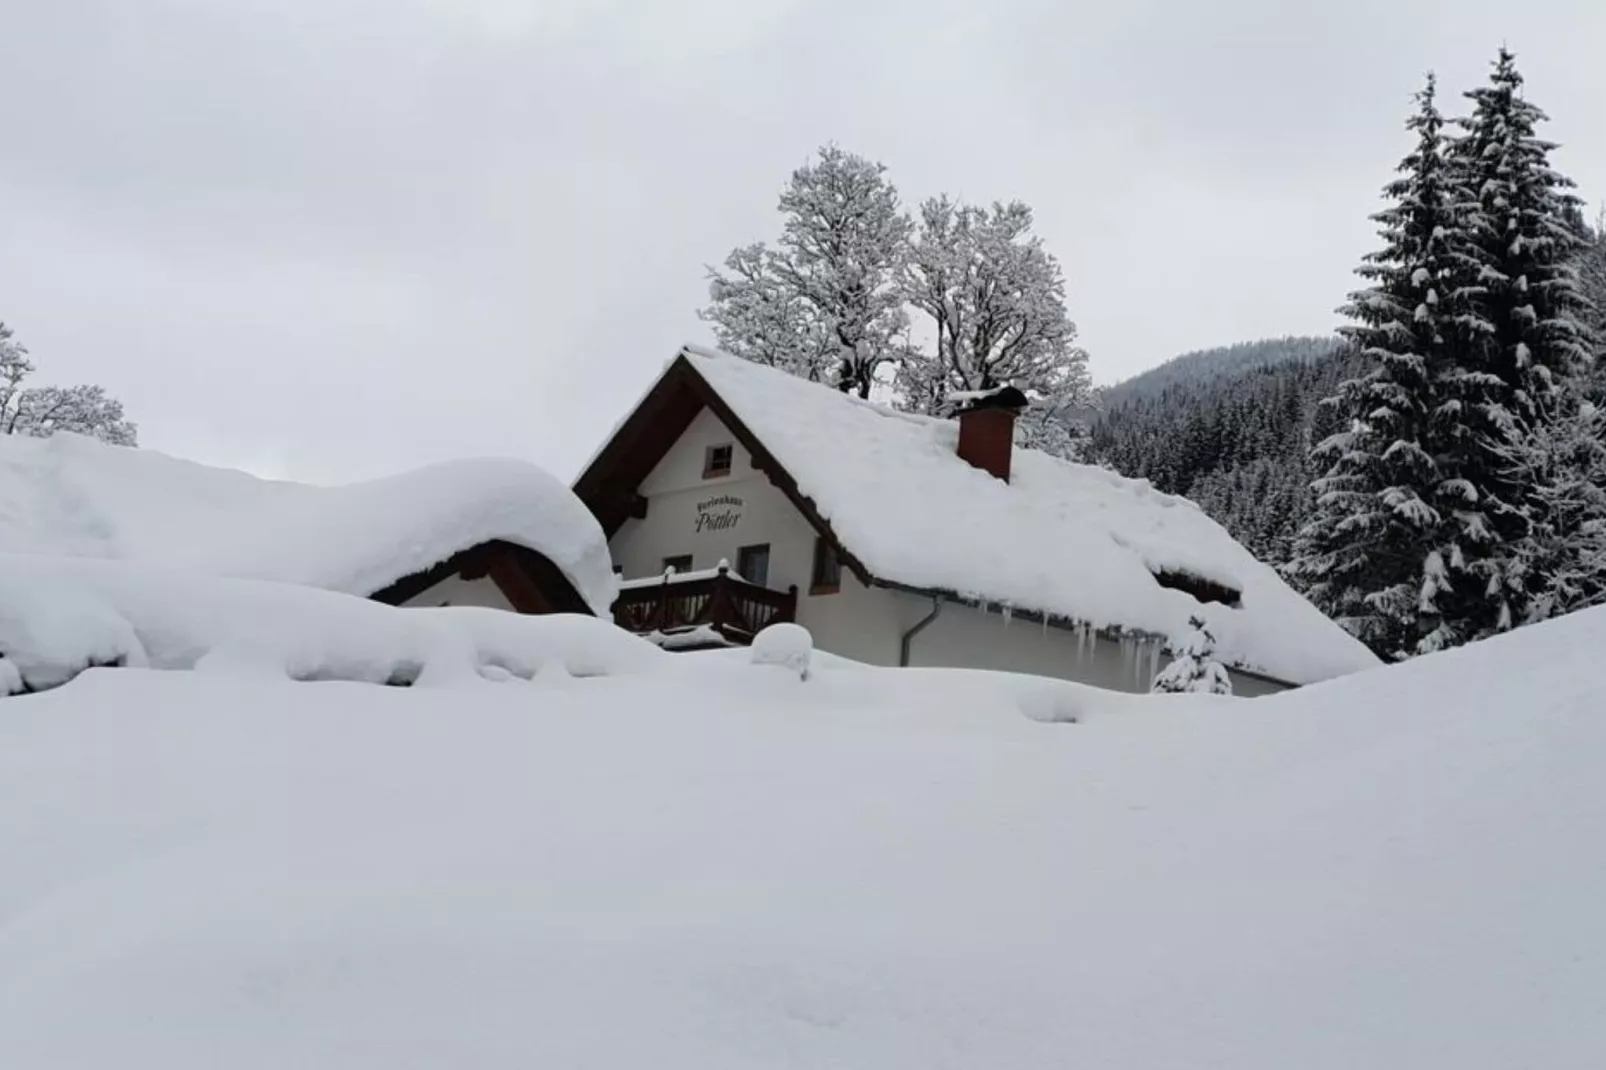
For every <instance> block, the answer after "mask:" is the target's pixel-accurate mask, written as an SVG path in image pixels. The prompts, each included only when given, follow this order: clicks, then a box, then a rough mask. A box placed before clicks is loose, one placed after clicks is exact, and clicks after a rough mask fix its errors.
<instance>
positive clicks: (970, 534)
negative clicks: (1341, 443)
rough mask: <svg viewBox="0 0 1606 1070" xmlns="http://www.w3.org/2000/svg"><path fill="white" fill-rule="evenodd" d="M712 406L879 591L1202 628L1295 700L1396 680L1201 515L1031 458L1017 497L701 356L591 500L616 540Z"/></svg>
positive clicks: (676, 373)
mask: <svg viewBox="0 0 1606 1070" xmlns="http://www.w3.org/2000/svg"><path fill="white" fill-rule="evenodd" d="M704 405H707V406H708V407H710V408H712V409H714V411H715V415H717V416H719V417H720V418H721V420H723V421H724V422H726V423H727V424H728V425H730V427H731V430H732V433H733V434H735V435H736V436H737V437H738V439H740V440H741V441H742V442H743V445H744V446H745V447H746V448H747V449H748V450H749V452H751V453H752V454H753V456H754V459H755V463H756V464H758V466H759V467H760V468H761V469H763V470H764V471H765V472H766V473H767V474H768V475H769V477H770V479H771V480H772V481H773V482H775V483H776V484H777V486H779V487H780V488H781V489H782V490H783V491H785V492H787V493H788V494H790V495H792V497H793V500H794V502H795V503H796V504H798V505H799V507H800V509H801V510H802V511H803V513H804V515H805V516H806V517H807V518H808V519H809V520H810V522H811V523H814V524H815V526H816V527H817V528H819V529H820V530H821V533H822V534H823V535H825V536H826V537H828V538H830V539H831V540H832V541H834V542H835V543H836V544H837V546H838V549H839V551H840V553H841V555H842V557H843V560H844V563H845V564H846V565H847V566H848V567H849V568H850V569H852V570H853V571H854V573H855V574H856V575H858V577H859V579H860V580H862V581H863V582H866V583H870V584H873V585H878V586H884V587H897V588H907V589H912V590H917V591H923V592H933V593H940V594H946V595H951V596H953V597H956V598H959V599H962V600H966V601H973V602H978V603H984V604H987V605H990V606H997V607H1001V608H1005V609H1008V610H1010V611H1011V612H1014V613H1017V614H1032V615H1037V616H1041V617H1043V618H1045V619H1047V620H1049V621H1050V622H1053V623H1061V624H1070V625H1084V624H1085V625H1090V626H1092V627H1095V628H1098V629H1102V630H1110V631H1117V632H1129V633H1139V634H1144V635H1148V636H1160V637H1164V638H1166V639H1167V640H1173V641H1179V640H1181V639H1182V638H1184V637H1185V636H1186V635H1187V634H1188V619H1189V617H1190V616H1191V615H1193V614H1201V613H1202V614H1203V616H1204V617H1205V618H1206V620H1207V621H1208V623H1209V625H1210V628H1211V630H1212V632H1213V633H1214V635H1215V637H1216V640H1217V652H1218V655H1219V656H1221V657H1222V658H1223V660H1225V661H1226V662H1227V663H1228V664H1230V665H1232V666H1233V667H1235V668H1238V669H1242V670H1246V671H1250V672H1258V673H1261V674H1264V675H1267V676H1271V677H1274V678H1276V679H1279V680H1283V681H1286V682H1289V683H1298V684H1305V683H1313V682H1315V681H1318V680H1323V679H1326V678H1328V677H1332V676H1338V675H1341V674H1344V673H1348V672H1353V671H1356V670H1359V669H1366V668H1370V667H1373V666H1375V665H1377V663H1378V662H1377V658H1376V657H1375V656H1374V655H1373V654H1372V653H1371V652H1370V651H1369V650H1367V648H1366V647H1365V646H1364V645H1362V644H1361V643H1360V642H1358V641H1357V640H1356V639H1354V638H1353V637H1352V636H1350V635H1349V634H1348V633H1347V632H1345V631H1344V630H1343V629H1341V628H1340V627H1339V626H1338V625H1337V624H1335V623H1334V622H1333V621H1331V620H1329V619H1328V618H1327V617H1325V616H1324V615H1323V614H1322V613H1321V612H1320V611H1319V610H1317V609H1316V608H1315V607H1314V606H1313V605H1311V604H1310V603H1309V602H1308V601H1306V600H1305V599H1304V598H1303V597H1301V596H1300V595H1299V594H1298V593H1297V592H1295V591H1294V590H1293V589H1292V588H1291V587H1289V586H1288V585H1287V584H1286V583H1285V582H1283V580H1282V579H1281V577H1279V576H1278V575H1277V573H1276V572H1275V571H1274V570H1273V569H1272V568H1271V567H1270V566H1268V565H1266V564H1264V563H1262V562H1260V561H1258V560H1256V559H1255V557H1254V555H1252V554H1251V553H1250V552H1249V551H1248V550H1246V549H1245V548H1244V547H1243V546H1242V545H1240V544H1239V543H1238V542H1237V541H1236V540H1235V539H1233V537H1232V536H1231V535H1229V534H1228V533H1227V532H1226V530H1225V529H1223V528H1222V527H1221V526H1220V525H1219V524H1217V523H1216V522H1215V521H1214V520H1212V519H1210V517H1208V516H1206V515H1205V513H1204V512H1203V511H1202V510H1201V509H1199V507H1198V506H1196V505H1194V504H1193V503H1192V502H1190V501H1187V500H1186V499H1184V498H1179V497H1175V496H1173V495H1169V494H1163V493H1161V492H1159V491H1157V490H1155V489H1154V488H1153V487H1152V486H1151V485H1150V484H1149V483H1148V482H1147V481H1144V480H1135V479H1127V478H1124V477H1122V476H1119V475H1116V474H1115V473H1113V472H1110V471H1107V470H1105V469H1102V468H1097V467H1094V466H1090V465H1082V464H1071V463H1068V462H1065V461H1061V460H1058V459H1056V458H1053V457H1050V456H1048V455H1046V454H1043V453H1041V452H1038V451H1036V450H1030V449H1023V448H1017V449H1016V450H1015V451H1014V457H1013V470H1012V472H1011V476H1010V481H1009V482H1007V483H1006V482H1003V481H1001V480H999V479H995V478H993V477H992V476H990V475H988V474H987V473H986V472H983V471H981V470H979V469H977V468H974V467H972V466H971V465H970V464H968V463H966V462H965V461H964V460H962V459H961V458H960V457H959V456H958V454H957V446H958V438H959V426H958V424H957V423H956V422H955V421H952V420H942V419H934V418H931V417H925V416H916V415H911V414H908V413H900V412H896V411H893V410H891V409H888V408H886V407H884V406H881V405H876V404H873V403H870V402H866V401H861V400H859V399H857V398H854V397H851V396H848V395H845V394H842V393H840V392H839V391H836V390H832V389H830V388H829V387H825V386H822V385H820V384H816V383H810V382H807V381H805V380H802V379H798V378H796V377H794V376H791V375H788V374H786V373H784V372H781V371H777V370H775V369H772V368H768V367H764V366H761V365H757V364H753V363H750V362H748V361H743V360H739V359H736V358H734V357H731V356H728V355H725V354H722V353H718V352H714V351H710V350H705V349H700V348H696V347H687V348H685V349H683V350H682V351H681V352H680V354H679V355H678V356H677V357H676V358H675V360H674V361H673V362H672V363H671V364H670V366H669V367H668V369H667V370H666V371H665V373H664V375H663V376H662V377H661V378H660V379H659V380H658V382H657V383H656V384H655V385H654V386H653V388H652V389H651V390H650V391H649V392H648V394H647V395H646V396H645V397H644V398H643V400H642V402H641V404H640V405H639V406H638V407H637V409H636V410H635V412H634V413H633V414H632V416H631V417H629V418H627V419H626V420H625V422H624V423H623V424H621V426H620V428H619V430H618V432H617V433H616V434H615V436H614V438H613V440H612V441H610V443H609V444H608V445H606V446H604V448H603V450H602V452H601V453H599V454H598V456H597V458H596V459H595V460H594V461H593V462H592V464H591V466H590V467H589V468H588V469H587V471H586V473H585V474H584V475H582V476H581V479H580V481H579V482H578V483H577V485H576V490H577V491H579V493H580V496H581V497H582V498H583V499H584V500H585V501H586V502H587V504H588V505H591V506H592V508H593V510H594V511H597V512H598V513H599V515H600V516H601V517H602V518H603V522H604V527H605V528H609V530H612V526H613V525H614V524H615V523H616V519H622V517H623V515H625V514H624V513H623V512H622V510H625V509H628V508H629V504H628V502H625V501H623V500H622V498H623V497H624V496H622V495H621V494H620V493H619V491H620V489H621V486H622V483H621V481H620V480H619V479H617V478H610V473H609V471H608V470H609V469H610V468H614V467H616V466H617V465H618V464H619V462H620V460H621V459H622V458H623V457H624V456H626V455H630V456H631V457H633V458H634V460H633V461H632V462H631V464H630V467H631V468H635V467H640V466H642V465H643V464H650V461H647V460H643V459H644V458H650V459H651V460H653V461H655V460H656V456H661V455H662V451H663V449H666V448H667V446H668V444H669V443H671V442H672V441H673V439H674V438H675V437H678V435H679V433H680V431H681V430H683V429H684V427H685V426H686V425H687V424H688V423H689V421H690V419H691V418H692V416H694V415H695V412H696V411H697V410H698V409H700V408H701V407H702V406H704ZM688 407H690V408H691V411H690V412H687V411H686V410H687V408H688ZM1216 599H1221V600H1216Z"/></svg>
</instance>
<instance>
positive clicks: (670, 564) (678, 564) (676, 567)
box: [663, 554, 691, 573]
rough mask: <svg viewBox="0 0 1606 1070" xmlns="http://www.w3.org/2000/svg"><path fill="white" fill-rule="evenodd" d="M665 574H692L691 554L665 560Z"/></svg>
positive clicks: (677, 555)
mask: <svg viewBox="0 0 1606 1070" xmlns="http://www.w3.org/2000/svg"><path fill="white" fill-rule="evenodd" d="M663 570H664V571H665V572H677V573H678V572H690V571H691V554H676V555H675V556H674V557H666V558H664V568H663Z"/></svg>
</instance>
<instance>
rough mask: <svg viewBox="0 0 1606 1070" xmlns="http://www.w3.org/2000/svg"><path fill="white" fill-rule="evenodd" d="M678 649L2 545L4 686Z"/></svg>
mask: <svg viewBox="0 0 1606 1070" xmlns="http://www.w3.org/2000/svg"><path fill="white" fill-rule="evenodd" d="M668 656H669V655H666V654H664V653H663V652H662V651H660V650H658V649H657V648H656V647H654V646H653V645H652V644H650V643H647V642H645V641H643V640H641V639H638V638H636V637H635V636H633V635H630V634H629V633H628V632H625V631H622V630H620V629H619V628H616V627H614V625H613V624H612V623H611V622H609V621H604V620H599V619H598V618H596V617H588V616H585V615H583V614H551V615H545V616H526V615H522V614H516V613H506V612H503V611H501V610H495V609H480V608H476V607H471V606H459V607H448V608H440V609H422V608H415V609H397V608H395V607H393V606H387V605H383V604H381V603H379V602H372V601H369V600H368V599H366V598H360V597H356V596H353V595H346V594H340V593H338V592H334V591H324V590H319V589H318V588H315V587H300V586H295V585H292V584H284V583H272V582H267V581H261V580H242V579H233V578H225V577H214V576H201V575H197V574H195V573H193V572H177V571H172V570H164V569H158V568H153V567H151V566H149V565H135V564H130V563H128V562H123V561H106V560H94V559H85V558H71V557H44V556H26V555H13V554H0V659H3V660H0V666H5V667H6V668H5V669H3V670H0V694H5V693H7V692H8V691H17V690H20V689H21V688H19V687H18V686H16V685H17V684H18V683H20V684H22V685H25V686H26V687H27V688H29V689H33V690H42V689H45V688H51V687H56V686H58V685H60V684H63V683H65V682H67V681H68V680H71V679H72V678H73V677H75V676H77V675H78V674H79V673H81V672H83V671H84V670H85V669H88V668H92V667H96V666H126V667H140V668H146V667H148V668H156V669H194V670H197V671H202V672H224V673H233V674H240V673H244V674H249V675H252V676H257V677H262V678H274V677H277V678H280V679H285V678H288V679H291V680H345V681H360V682H366V683H376V684H385V683H390V684H408V685H411V684H417V685H420V686H432V685H454V684H461V683H464V682H477V681H479V680H482V679H491V680H507V679H510V678H511V679H532V678H534V677H536V676H537V675H538V674H541V673H542V672H546V671H550V670H553V669H559V670H561V671H562V672H563V674H565V675H572V676H596V675H604V674H610V673H618V672H644V671H648V670H650V669H652V668H654V667H655V666H656V665H658V664H659V662H660V660H661V659H663V658H666V657H668ZM8 681H9V684H10V686H7V684H8Z"/></svg>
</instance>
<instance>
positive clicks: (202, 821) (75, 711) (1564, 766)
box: [0, 610, 1606, 1070]
mask: <svg viewBox="0 0 1606 1070" xmlns="http://www.w3.org/2000/svg"><path fill="white" fill-rule="evenodd" d="M1603 645H1606V610H1596V611H1592V612H1589V613H1585V614H1580V615H1579V616H1577V617H1575V618H1568V619H1564V620H1561V621H1557V622H1553V623H1550V624H1545V625H1540V626H1537V627H1533V628H1528V629H1523V630H1521V631H1519V632H1517V633H1514V634H1512V635H1509V636H1505V637H1502V638H1499V639H1495V640H1491V641H1489V642H1487V643H1483V644H1478V645H1476V646H1475V647H1472V648H1468V649H1465V650H1462V651H1456V652H1453V653H1451V654H1447V655H1437V656H1433V657H1428V658H1422V659H1418V660H1417V661H1415V662H1412V663H1410V664H1407V665H1403V666H1398V667H1391V668H1387V669H1381V670H1377V671H1373V672H1367V673H1362V674H1357V675H1354V676H1351V677H1347V678H1345V679H1343V680H1340V681H1335V682H1332V683H1329V684H1323V685H1317V686H1314V687H1310V688H1305V689H1302V690H1299V691H1294V692H1290V693H1287V694H1283V695H1278V696H1274V697H1270V698H1262V699H1257V700H1255V701H1253V702H1247V701H1235V700H1232V699H1226V698H1215V697H1211V696H1188V695H1181V696H1165V697H1164V698H1152V697H1149V696H1114V695H1109V696H1106V697H1105V700H1100V699H1098V698H1097V696H1096V695H1094V694H1092V692H1091V689H1080V691H1078V689H1075V688H1071V687H1065V688H1061V689H1058V692H1059V693H1060V694H1073V693H1077V694H1081V695H1083V696H1084V697H1086V698H1087V699H1088V700H1089V701H1088V703H1087V705H1086V706H1085V708H1084V709H1083V710H1082V714H1083V716H1082V717H1081V723H1080V724H1079V725H1077V726H1074V727H1070V726H1065V725H1053V724H1037V723H1033V722H1032V721H1029V720H1026V719H1024V718H1020V717H1015V716H1003V717H998V716H986V714H987V713H988V712H989V710H988V708H987V707H988V703H989V702H991V703H993V704H997V703H999V702H1000V701H1001V696H1002V692H1001V691H999V690H996V689H993V688H992V683H993V682H995V681H993V680H992V679H991V678H992V677H996V675H997V674H983V673H971V672H964V671H960V670H946V671H943V670H915V671H899V670H878V669H853V668H850V667H846V666H843V667H840V668H839V669H838V670H836V671H831V672H821V673H819V674H817V675H816V676H815V677H814V678H813V679H811V680H810V682H809V683H808V685H807V686H801V687H800V686H798V685H797V682H796V681H795V680H792V679H790V678H789V677H788V676H787V675H786V674H782V673H775V672H765V671H755V670H754V669H753V668H752V667H750V666H749V667H741V666H740V663H738V662H736V661H735V660H734V659H733V658H731V657H728V656H726V655H709V656H707V658H706V659H705V660H699V659H703V658H704V656H702V655H685V656H681V657H678V658H677V657H674V656H669V655H664V656H663V657H662V658H660V659H659V660H661V661H663V662H664V663H665V664H668V663H670V662H675V663H678V664H681V665H687V666H690V665H694V664H696V665H701V666H702V668H700V669H698V670H697V671H695V672H692V671H687V670H675V671H673V672H670V673H668V674H664V673H649V674H645V675H619V676H609V677H604V678H601V679H597V680H592V681H587V682H586V683H585V686H575V687H563V688H552V689H544V690H540V691H532V690H531V689H527V688H512V687H483V688H478V689H476V690H473V691H461V690H457V691H447V690H438V689H425V688H413V689H394V688H379V687H367V686H357V685H347V684H341V683H329V684H317V685H309V684H293V683H288V682H283V681H272V680H267V681H256V680H250V679H246V678H243V677H240V676H235V675H230V674H202V673H151V672H142V671H139V670H133V669H123V670H116V671H95V672H89V673H86V674H84V675H83V676H81V677H80V678H79V679H77V680H75V681H74V682H72V683H71V684H69V685H67V686H65V687H62V688H58V689H56V690H53V691H50V692H47V693H44V694H39V695H28V696H23V697H21V698H17V699H9V700H5V701H0V785H4V791H5V797H6V805H5V806H4V807H0V859H3V860H4V866H3V869H4V873H5V879H4V880H0V1065H3V1066H6V1067H13V1066H14V1067H26V1068H28V1070H68V1068H79V1067H102V1066H140V1067H163V1068H164V1070H212V1068H214V1067H219V1066H227V1067H229V1068H230V1070H268V1068H276V1067H286V1066H294V1067H300V1068H305V1070H353V1068H369V1067H398V1066H406V1067H443V1066H465V1067H475V1068H476V1070H504V1068H505V1070H514V1068H518V1070H524V1068H528V1067H532V1066H563V1067H598V1068H601V1067H638V1066H652V1067H661V1068H664V1070H705V1068H708V1067H768V1066H780V1065H785V1066H789V1067H799V1068H811V1067H822V1068H823V1067H843V1066H853V1067H889V1068H890V1067H921V1068H930V1070H959V1068H967V1070H968V1068H973V1067H1009V1068H1021V1070H1030V1068H1039V1067H1041V1068H1045V1070H1046V1068H1058V1067H1064V1066H1066V1065H1068V1064H1074V1065H1085V1066H1089V1067H1144V1068H1161V1067H1167V1068H1169V1067H1179V1068H1180V1067H1189V1068H1195V1067H1232V1068H1233V1070H1286V1068H1289V1067H1299V1068H1300V1070H1353V1068H1355V1067H1455V1068H1457V1070H1508V1068H1510V1067H1518V1066H1524V1067H1525V1066H1534V1067H1547V1068H1552V1067H1553V1068H1574V1067H1577V1068H1583V1067H1593V1066H1595V1065H1597V1064H1598V1063H1599V1056H1600V1052H1601V1051H1603V1050H1606V1002H1603V999H1606V997H1603V995H1602V994H1603V993H1606V928H1603V926H1602V924H1601V921H1600V908H1599V904H1600V901H1601V898H1602V896H1603V895H1606V856H1603V854H1602V852H1601V851H1600V850H1599V847H1598V845H1599V844H1601V843H1603V842H1606V801H1603V794H1602V791H1601V788H1600V785H1601V782H1602V777H1603V774H1606V718H1602V717H1601V716H1600V710H1601V709H1602V708H1606V683H1603V681H1602V677H1601V675H1600V674H1599V673H1598V672H1597V671H1596V670H1595V666H1596V663H1597V662H1598V660H1599V651H1600V650H1601V649H1602V646H1603ZM716 665H723V666H733V665H734V666H737V668H736V669H733V670H732V671H728V672H727V671H724V670H717V671H716V670H713V669H711V668H710V667H711V666H716ZM738 670H739V671H738ZM677 673H681V674H682V675H677ZM1535 681H1541V682H1542V684H1543V686H1536V684H1535ZM989 695H991V696H992V697H991V699H989V698H988V697H987V696H989ZM532 696H538V699H539V700H538V701H532ZM91 1025H92V1027H90V1026H91Z"/></svg>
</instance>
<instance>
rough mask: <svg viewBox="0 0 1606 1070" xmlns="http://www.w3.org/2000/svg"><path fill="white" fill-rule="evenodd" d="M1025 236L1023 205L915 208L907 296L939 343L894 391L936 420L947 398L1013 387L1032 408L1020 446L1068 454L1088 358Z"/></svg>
mask: <svg viewBox="0 0 1606 1070" xmlns="http://www.w3.org/2000/svg"><path fill="white" fill-rule="evenodd" d="M1031 230H1032V211H1031V209H1030V208H1028V207H1027V206H1026V205H1025V204H1022V203H1021V202H1019V201H1012V202H1010V203H1008V204H1000V203H995V204H993V205H992V206H991V207H988V208H983V207H979V206H975V205H967V204H960V203H956V202H955V201H953V200H951V199H949V198H948V197H936V198H932V199H931V200H928V201H926V202H925V203H924V204H923V205H921V208H920V226H919V230H918V233H917V236H916V238H915V240H914V241H913V242H912V243H911V244H910V247H909V254H908V261H907V264H906V266H905V269H904V272H903V294H904V297H905V299H906V300H907V301H908V302H909V304H911V305H913V306H914V307H915V308H916V309H918V310H919V311H921V312H923V313H925V314H926V316H927V317H929V319H930V321H931V323H930V325H931V328H932V332H933V335H934V338H935V341H934V347H933V350H932V351H931V352H929V353H926V352H910V353H908V354H907V355H906V356H905V359H904V361H903V363H902V365H901V367H900V368H899V374H898V389H899V393H900V395H901V397H902V398H903V401H904V404H905V405H906V406H908V407H909V408H911V409H913V410H915V411H917V412H938V413H940V412H942V411H944V399H946V398H947V397H948V396H949V395H950V394H952V393H955V392H959V391H972V390H989V389H992V388H994V387H998V386H1003V385H1005V384H1009V385H1013V386H1015V387H1018V388H1019V389H1020V390H1022V391H1024V392H1025V394H1026V396H1027V397H1029V398H1030V399H1031V400H1032V407H1031V408H1030V409H1028V410H1027V412H1026V413H1025V414H1024V415H1023V416H1022V418H1021V420H1020V422H1019V424H1018V425H1017V428H1018V430H1017V434H1018V437H1019V438H1020V439H1021V441H1022V443H1023V444H1025V445H1028V446H1033V447H1036V448H1042V449H1046V450H1048V451H1049V452H1052V453H1056V454H1058V455H1060V456H1068V455H1073V454H1074V453H1075V452H1076V448H1077V443H1078V440H1079V435H1077V434H1076V431H1075V429H1074V428H1073V427H1072V426H1071V421H1070V417H1071V413H1072V411H1073V410H1074V409H1075V408H1076V407H1078V406H1081V405H1085V404H1086V403H1087V402H1088V401H1089V400H1090V398H1091V394H1092V390H1091V386H1090V380H1089V377H1088V371H1087V353H1086V352H1085V351H1083V350H1082V349H1080V348H1079V347H1077V346H1076V344H1075V341H1076V325H1075V324H1074V323H1072V322H1071V318H1070V315H1069V313H1068V312H1067V311H1066V308H1065V280H1064V276H1063V275H1062V274H1061V272H1060V265H1059V261H1058V260H1057V259H1055V257H1054V256H1053V255H1052V254H1050V253H1049V252H1048V250H1047V249H1045V248H1044V247H1043V241H1042V239H1041V238H1040V237H1038V236H1037V235H1035V234H1033V233H1032V232H1031Z"/></svg>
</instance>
